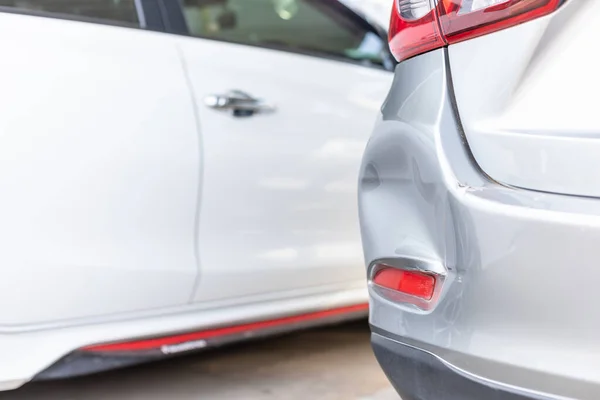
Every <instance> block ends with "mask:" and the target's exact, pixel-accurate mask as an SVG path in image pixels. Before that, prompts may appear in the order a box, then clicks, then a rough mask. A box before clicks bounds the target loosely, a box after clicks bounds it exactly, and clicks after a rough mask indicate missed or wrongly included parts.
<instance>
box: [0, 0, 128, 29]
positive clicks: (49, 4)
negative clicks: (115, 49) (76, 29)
mask: <svg viewBox="0 0 600 400" xmlns="http://www.w3.org/2000/svg"><path fill="white" fill-rule="evenodd" d="M0 7H10V8H14V9H16V10H22V11H29V12H37V13H52V14H58V15H72V16H77V17H83V18H86V19H88V18H92V19H99V20H106V21H116V22H119V23H125V24H131V25H139V19H138V14H137V9H136V6H135V0H0Z"/></svg>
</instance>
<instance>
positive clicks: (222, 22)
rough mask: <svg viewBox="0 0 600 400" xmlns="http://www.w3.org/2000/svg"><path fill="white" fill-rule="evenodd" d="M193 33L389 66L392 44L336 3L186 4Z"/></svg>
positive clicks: (204, 0)
mask: <svg viewBox="0 0 600 400" xmlns="http://www.w3.org/2000/svg"><path fill="white" fill-rule="evenodd" d="M183 5H184V15H185V19H186V22H187V25H188V29H189V32H190V34H192V35H194V36H200V37H207V38H214V39H220V40H225V41H231V42H237V43H244V44H250V45H257V46H264V47H270V48H279V49H282V50H288V51H297V52H303V53H306V52H308V53H314V54H318V55H322V56H333V57H337V58H344V59H348V60H353V61H362V62H364V63H366V64H377V65H383V62H384V60H383V59H382V58H383V57H384V51H385V50H384V49H385V46H386V43H385V42H384V40H382V38H381V37H380V36H379V35H378V34H377V33H375V32H374V31H373V30H372V28H371V27H370V25H369V24H368V23H366V22H365V21H362V20H360V19H359V18H358V17H356V16H355V15H353V14H352V13H351V12H349V11H348V10H347V9H345V8H344V7H343V6H341V5H340V4H339V3H338V4H336V2H335V1H334V0H183Z"/></svg>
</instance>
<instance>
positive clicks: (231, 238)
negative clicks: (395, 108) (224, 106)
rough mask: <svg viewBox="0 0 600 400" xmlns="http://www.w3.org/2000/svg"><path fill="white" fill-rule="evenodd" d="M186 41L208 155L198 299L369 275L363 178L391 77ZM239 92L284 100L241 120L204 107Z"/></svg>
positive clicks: (350, 67)
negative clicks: (362, 164) (361, 210)
mask: <svg viewBox="0 0 600 400" xmlns="http://www.w3.org/2000/svg"><path fill="white" fill-rule="evenodd" d="M179 46H180V48H181V51H182V53H183V55H184V57H185V60H186V66H187V71H188V73H189V75H190V77H191V78H190V81H191V84H192V87H193V89H194V93H195V95H196V103H197V105H198V110H199V115H200V130H201V136H202V148H203V152H202V157H203V163H204V171H203V178H202V202H201V213H200V218H199V224H200V226H199V237H198V242H199V246H200V252H199V254H200V260H201V266H202V268H201V269H202V271H201V277H200V283H199V287H198V291H197V292H196V294H195V301H198V302H201V301H212V300H217V299H224V298H238V299H239V301H240V302H244V301H245V299H244V297H245V296H252V295H258V294H261V293H265V292H271V291H277V292H279V293H280V294H281V296H282V297H285V296H288V295H287V294H286V291H288V290H296V289H301V288H308V287H316V286H322V285H326V284H330V283H336V282H356V281H359V282H362V281H364V271H363V268H362V265H363V257H362V251H361V247H360V233H359V226H358V219H357V218H356V215H358V202H357V194H356V193H357V188H356V177H357V176H358V169H359V160H360V157H361V154H362V152H363V150H364V147H365V145H366V141H367V135H366V132H368V131H369V129H370V128H371V127H372V125H373V121H374V120H373V118H372V116H373V115H375V114H376V113H377V110H378V109H379V107H380V103H381V99H382V98H384V96H385V93H386V91H387V89H388V87H389V84H390V82H391V74H390V73H389V72H386V71H380V70H375V69H370V68H364V67H361V66H356V65H352V64H347V63H341V62H332V61H329V60H323V59H319V58H316V57H311V56H304V55H298V54H292V53H286V52H281V51H274V50H268V49H260V48H252V47H248V46H242V45H236V44H228V43H220V42H217V41H211V40H203V39H195V38H193V39H181V40H180V41H179ZM242 68H243V69H242ZM242 71H243V72H242ZM231 89H238V90H242V91H244V92H247V93H248V94H250V95H252V96H253V97H258V98H262V99H264V100H265V101H267V102H269V103H273V104H274V105H275V106H276V107H277V109H276V111H275V112H273V113H269V114H256V115H254V116H252V117H234V116H232V115H231V113H228V112H223V111H217V110H213V109H210V108H208V107H206V106H205V105H204V104H203V99H204V98H205V97H206V96H208V95H211V94H222V93H226V92H227V91H228V90H231Z"/></svg>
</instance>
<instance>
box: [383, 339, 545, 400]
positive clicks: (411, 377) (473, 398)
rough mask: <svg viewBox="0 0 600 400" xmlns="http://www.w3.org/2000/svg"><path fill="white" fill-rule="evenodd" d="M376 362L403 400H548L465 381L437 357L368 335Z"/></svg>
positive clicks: (468, 379) (464, 378) (470, 380)
mask: <svg viewBox="0 0 600 400" xmlns="http://www.w3.org/2000/svg"><path fill="white" fill-rule="evenodd" d="M371 345H372V347H373V352H374V353H375V357H376V358H377V361H378V362H379V364H380V365H381V367H382V368H383V370H384V372H385V374H386V375H387V377H388V379H389V380H390V382H391V383H392V385H393V386H394V388H395V389H396V391H397V392H398V393H399V394H400V396H401V397H402V399H403V400H441V399H443V400H482V399H486V400H533V399H536V400H549V399H551V398H550V397H540V396H536V395H523V394H517V393H514V392H511V391H509V390H506V389H503V388H499V387H494V386H492V385H490V384H488V383H487V382H486V383H483V382H478V381H476V380H473V379H470V378H467V377H466V376H464V375H462V374H460V373H458V372H456V371H455V370H453V369H452V368H450V367H448V366H447V365H446V364H445V363H444V362H442V361H441V360H440V359H439V358H437V357H436V356H434V355H432V354H430V353H428V352H426V351H422V350H418V349H416V348H414V347H412V346H408V345H405V344H402V343H400V342H397V341H394V340H391V339H388V338H386V337H384V336H381V335H379V334H377V333H372V334H371Z"/></svg>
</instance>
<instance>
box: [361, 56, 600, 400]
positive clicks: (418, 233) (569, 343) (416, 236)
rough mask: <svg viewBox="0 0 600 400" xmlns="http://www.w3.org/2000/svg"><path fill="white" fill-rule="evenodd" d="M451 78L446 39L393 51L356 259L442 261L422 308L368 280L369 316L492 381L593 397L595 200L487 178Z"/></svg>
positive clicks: (368, 154) (598, 271) (598, 234)
mask: <svg viewBox="0 0 600 400" xmlns="http://www.w3.org/2000/svg"><path fill="white" fill-rule="evenodd" d="M452 88H453V86H452V79H451V76H450V74H449V68H448V65H447V56H446V50H444V49H442V50H437V51H432V52H429V53H426V54H423V55H421V56H418V57H414V58H412V59H409V60H407V61H404V62H402V63H400V65H399V66H398V68H397V70H396V74H395V79H394V83H393V86H392V88H391V90H390V94H389V97H388V98H387V99H386V102H385V104H384V106H383V108H382V116H381V120H380V121H379V122H378V123H377V125H376V128H375V131H374V133H373V135H372V137H371V140H370V141H369V144H368V146H367V148H366V150H365V155H364V157H363V165H362V169H361V178H360V186H359V203H360V218H361V231H362V239H363V247H364V252H365V260H366V262H367V264H368V265H372V263H373V262H374V261H376V260H381V259H392V258H395V259H401V261H402V263H403V264H404V265H406V264H410V263H411V262H413V263H415V262H419V263H420V264H424V263H430V264H431V265H436V266H437V265H440V266H443V268H445V272H446V274H447V275H446V279H445V280H444V283H443V288H442V291H441V294H440V296H439V298H438V301H437V304H436V305H435V306H434V308H433V309H430V310H427V311H419V310H414V309H409V308H407V307H405V306H403V305H401V304H398V303H395V302H393V301H390V300H389V299H387V298H384V297H382V295H381V294H380V293H378V292H376V291H375V290H373V289H371V290H370V301H371V313H370V323H371V325H372V326H373V327H375V328H377V329H380V330H382V331H385V332H389V333H390V334H393V335H396V336H397V337H400V338H402V339H403V340H405V342H404V343H406V344H409V345H411V346H414V347H416V348H419V349H421V350H423V351H426V352H428V353H431V354H434V355H435V356H436V357H438V358H439V359H442V360H444V362H445V363H447V364H449V365H453V366H455V367H456V368H457V370H461V371H464V372H465V373H466V374H467V375H469V376H471V375H472V376H478V377H481V379H482V380H484V381H486V382H494V383H495V384H497V385H498V386H499V387H513V388H521V389H523V391H524V392H525V393H537V394H540V395H541V396H546V397H541V398H553V399H558V398H560V399H589V400H596V399H599V398H600V369H598V368H597V366H598V365H600V340H598V332H600V313H599V312H598V311H597V305H598V304H600V292H599V291H598V282H600V200H598V199H591V198H583V197H575V196H565V195H559V194H550V193H540V192H534V191H529V190H525V189H518V188H513V187H509V186H505V185H501V184H499V183H497V182H495V181H493V180H492V179H491V178H489V177H488V176H487V175H486V174H485V173H484V172H482V171H481V169H480V168H479V166H478V165H477V163H476V162H475V160H474V159H473V157H472V155H471V153H470V149H469V147H468V145H467V142H466V140H465V137H464V132H463V131H462V126H461V122H460V119H459V117H458V113H457V110H456V105H455V103H454V95H453V92H452ZM388 337H389V336H388ZM382 364H384V367H385V363H383V362H382ZM385 368H388V367H385ZM394 368H397V367H394ZM387 372H388V374H390V376H393V371H392V372H390V371H389V370H388V371H387ZM401 384H403V382H402V381H398V383H397V385H401ZM406 384H411V382H407V383H406ZM451 395H452V394H451V393H446V394H445V396H446V397H444V398H450V397H449V396H451ZM417 398H418V397H417ZM492 398H494V397H492Z"/></svg>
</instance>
